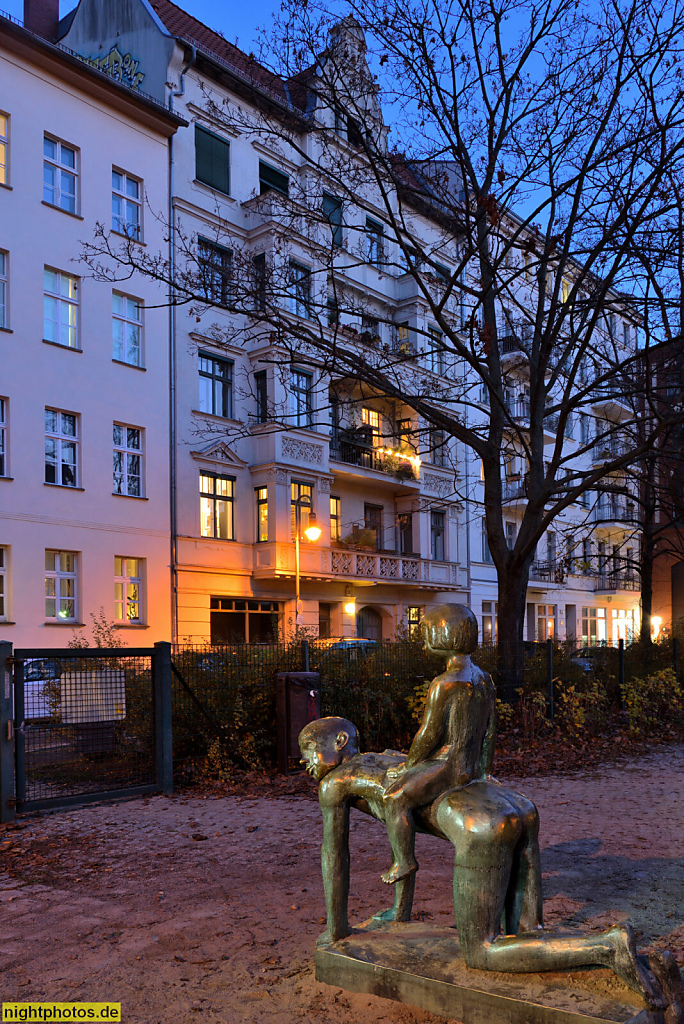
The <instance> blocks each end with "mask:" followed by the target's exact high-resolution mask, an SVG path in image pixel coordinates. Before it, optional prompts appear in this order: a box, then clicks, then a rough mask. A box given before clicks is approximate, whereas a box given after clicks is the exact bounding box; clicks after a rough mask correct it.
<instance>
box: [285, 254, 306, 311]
mask: <svg viewBox="0 0 684 1024" xmlns="http://www.w3.org/2000/svg"><path fill="white" fill-rule="evenodd" d="M288 290H289V293H290V312H292V313H294V314H295V316H301V317H304V318H305V319H308V318H309V316H310V315H311V271H310V270H309V268H308V267H305V266H303V264H301V263H296V262H295V261H294V260H290V267H289V289H288Z"/></svg>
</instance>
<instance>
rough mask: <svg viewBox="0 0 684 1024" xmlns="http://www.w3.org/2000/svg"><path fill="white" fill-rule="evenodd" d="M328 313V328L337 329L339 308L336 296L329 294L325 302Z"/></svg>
mask: <svg viewBox="0 0 684 1024" xmlns="http://www.w3.org/2000/svg"><path fill="white" fill-rule="evenodd" d="M326 308H327V311H328V327H337V326H339V323H340V307H339V306H338V304H337V296H336V295H334V294H332V293H329V294H328V299H327V302H326Z"/></svg>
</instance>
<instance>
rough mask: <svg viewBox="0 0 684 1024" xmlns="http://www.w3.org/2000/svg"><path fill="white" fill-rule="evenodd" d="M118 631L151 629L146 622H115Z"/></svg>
mask: <svg viewBox="0 0 684 1024" xmlns="http://www.w3.org/2000/svg"><path fill="white" fill-rule="evenodd" d="M114 626H115V628H116V629H149V628H150V627H149V626H148V624H147V623H146V622H115V623H114Z"/></svg>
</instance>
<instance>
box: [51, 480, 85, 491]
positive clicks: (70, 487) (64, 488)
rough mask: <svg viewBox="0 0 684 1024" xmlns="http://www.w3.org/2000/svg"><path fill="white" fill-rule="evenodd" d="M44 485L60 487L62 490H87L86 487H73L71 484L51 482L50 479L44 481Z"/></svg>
mask: <svg viewBox="0 0 684 1024" xmlns="http://www.w3.org/2000/svg"><path fill="white" fill-rule="evenodd" d="M43 487H59V488H60V490H62V491H85V487H72V486H71V485H70V484H51V483H50V481H49V480H44V481H43Z"/></svg>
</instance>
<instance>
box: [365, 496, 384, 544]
mask: <svg viewBox="0 0 684 1024" xmlns="http://www.w3.org/2000/svg"><path fill="white" fill-rule="evenodd" d="M382 513H383V506H382V505H370V504H368V503H366V504H364V506H363V525H364V529H366V530H370V532H371V533H373V534H375V548H376V550H377V551H380V549H381V548H383V547H384V543H383V533H384V531H383V527H382Z"/></svg>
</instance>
